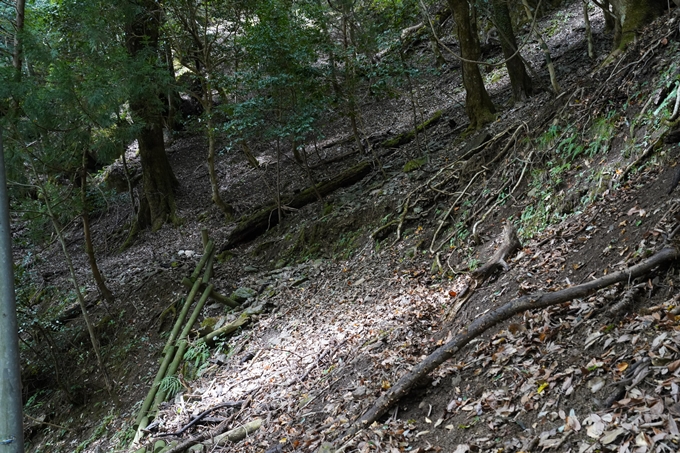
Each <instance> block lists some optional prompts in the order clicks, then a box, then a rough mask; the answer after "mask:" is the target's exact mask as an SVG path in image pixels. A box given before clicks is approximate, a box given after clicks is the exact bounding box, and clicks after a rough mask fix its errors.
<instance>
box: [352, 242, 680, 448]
mask: <svg viewBox="0 0 680 453" xmlns="http://www.w3.org/2000/svg"><path fill="white" fill-rule="evenodd" d="M678 258H680V252H679V251H678V250H677V249H675V248H665V249H663V250H661V251H659V252H658V253H656V254H654V255H653V256H651V257H650V258H648V259H646V260H644V261H642V262H640V263H639V264H636V265H635V266H632V267H630V268H628V269H626V270H623V271H619V272H614V273H612V274H609V275H605V276H604V277H601V278H598V279H596V280H592V281H589V282H587V283H583V284H581V285H577V286H572V287H569V288H565V289H563V290H560V291H555V292H549V293H541V292H539V293H536V294H531V295H526V296H522V297H520V298H518V299H515V300H512V301H510V302H508V303H507V304H505V305H503V306H502V307H499V308H497V309H496V310H494V311H492V312H490V313H487V314H485V315H483V316H481V317H479V318H477V319H476V320H475V321H473V322H472V323H471V324H470V325H469V326H468V327H466V328H464V329H463V330H462V331H461V332H460V333H459V334H458V335H456V336H455V337H454V338H453V339H452V340H451V341H449V342H448V343H446V344H445V345H444V346H441V347H440V348H438V349H437V350H435V351H434V352H433V353H432V354H430V355H429V356H428V357H427V358H426V359H425V360H423V361H422V362H420V363H419V364H418V365H416V366H415V367H414V368H413V370H411V372H409V373H408V374H406V375H405V376H402V378H401V379H399V381H398V382H397V383H396V384H395V385H394V386H393V387H392V388H391V389H390V390H389V391H388V392H387V393H385V394H384V395H383V396H381V397H380V398H378V400H377V401H376V402H375V404H374V405H373V406H372V407H371V408H370V409H369V410H368V411H366V413H364V415H362V416H361V417H360V418H359V419H358V420H356V421H355V422H354V423H353V424H352V425H351V426H350V428H349V429H348V430H347V431H346V432H345V434H344V436H343V439H348V438H349V437H351V436H353V435H354V434H356V433H357V432H358V431H359V430H360V429H363V428H364V427H367V426H369V425H370V424H371V423H373V422H375V421H376V420H377V419H378V418H379V417H381V416H382V415H383V414H385V413H386V412H387V411H388V410H389V409H390V407H392V406H393V405H394V404H395V403H396V402H398V401H399V400H400V399H401V398H403V397H404V396H405V395H406V394H407V393H408V392H409V390H410V389H411V388H412V387H413V385H414V384H415V383H416V382H418V381H419V380H420V379H422V378H424V377H425V376H426V375H427V374H428V373H430V372H431V371H434V370H435V369H436V368H437V367H438V366H439V365H441V364H442V363H444V362H445V361H446V360H448V359H450V358H451V357H453V356H454V354H456V353H457V352H458V351H460V350H461V348H463V347H464V346H466V345H467V344H468V343H469V342H470V341H471V340H473V339H474V338H477V337H478V336H480V335H481V334H482V333H484V332H486V331H487V330H488V329H489V328H491V327H493V326H495V325H496V324H498V323H500V322H503V321H505V320H507V319H510V318H511V317H513V316H514V315H516V314H518V313H522V312H525V311H527V310H535V309H539V308H546V307H550V306H552V305H558V304H561V303H564V302H568V301H570V300H573V299H579V298H584V297H587V296H589V295H590V294H593V293H594V292H596V291H599V290H601V289H603V288H606V287H608V286H611V285H613V284H615V283H619V282H627V281H629V280H632V279H634V278H637V277H640V276H642V275H645V274H647V273H648V272H650V271H651V270H652V269H654V268H655V267H656V266H659V265H662V264H666V263H669V262H671V261H674V260H677V259H678Z"/></svg>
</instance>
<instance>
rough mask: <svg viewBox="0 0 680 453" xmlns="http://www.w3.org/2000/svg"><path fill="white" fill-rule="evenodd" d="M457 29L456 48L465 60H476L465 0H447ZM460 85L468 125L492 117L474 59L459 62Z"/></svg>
mask: <svg viewBox="0 0 680 453" xmlns="http://www.w3.org/2000/svg"><path fill="white" fill-rule="evenodd" d="M448 2H449V7H450V8H451V12H452V13H453V18H454V20H455V21H456V28H457V29H458V41H459V42H460V52H461V55H462V56H463V58H464V59H465V60H470V61H478V60H479V58H480V55H481V51H480V49H479V39H478V37H477V33H476V32H475V29H474V28H473V24H472V22H471V21H470V7H469V5H468V3H467V0H448ZM463 85H464V86H465V93H466V95H465V112H466V113H467V115H468V118H470V128H471V129H479V128H480V127H482V126H483V125H485V124H486V123H490V122H491V121H493V120H494V118H495V115H494V113H495V112H496V109H495V108H494V106H493V103H492V102H491V97H490V96H489V93H487V91H486V88H485V87H484V81H483V80H482V74H481V73H480V72H479V66H477V63H471V62H468V61H464V62H463Z"/></svg>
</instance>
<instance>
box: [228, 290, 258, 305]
mask: <svg viewBox="0 0 680 453" xmlns="http://www.w3.org/2000/svg"><path fill="white" fill-rule="evenodd" d="M255 296H257V291H255V290H254V289H251V288H245V287H243V288H239V289H237V290H236V291H234V292H233V293H231V298H232V299H234V300H235V301H236V302H238V303H239V304H241V303H243V302H245V301H247V300H248V299H250V298H253V297H255Z"/></svg>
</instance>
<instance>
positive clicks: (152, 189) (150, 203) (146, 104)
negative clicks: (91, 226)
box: [125, 0, 179, 231]
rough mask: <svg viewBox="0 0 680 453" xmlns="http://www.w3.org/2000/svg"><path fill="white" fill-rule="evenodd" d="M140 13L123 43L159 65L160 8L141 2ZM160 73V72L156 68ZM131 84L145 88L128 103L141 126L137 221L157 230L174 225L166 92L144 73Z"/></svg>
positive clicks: (145, 0) (132, 53)
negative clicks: (165, 131) (165, 136)
mask: <svg viewBox="0 0 680 453" xmlns="http://www.w3.org/2000/svg"><path fill="white" fill-rule="evenodd" d="M138 6H139V7H140V8H139V12H138V13H137V14H136V15H135V16H134V17H133V18H132V20H131V21H130V22H129V23H128V24H127V25H126V28H125V44H126V47H127V51H128V53H129V54H130V56H131V57H132V58H133V59H142V60H144V59H146V60H147V61H146V64H148V65H151V66H155V65H157V64H158V39H159V28H160V20H161V19H160V6H159V5H158V4H157V3H156V2H155V1H154V0H140V2H139V3H138ZM158 71H159V73H160V72H162V71H163V69H162V68H158ZM131 83H133V84H134V83H137V84H138V85H139V86H142V87H146V88H147V89H145V90H139V89H138V90H137V91H136V93H137V94H136V97H135V98H134V99H131V100H130V110H131V112H132V117H133V119H134V120H135V122H136V123H138V124H140V125H141V127H140V130H139V133H138V134H139V135H138V138H137V140H138V142H139V156H140V160H141V164H142V182H143V185H144V196H143V198H144V200H143V201H142V203H140V209H139V212H138V214H137V222H138V226H139V227H140V228H146V227H148V226H151V229H152V230H153V231H156V230H158V229H159V228H160V227H161V226H163V224H164V223H165V222H167V221H169V220H170V221H172V222H173V223H174V222H176V220H177V216H176V206H175V188H176V187H177V186H178V185H179V182H178V181H177V178H175V175H174V173H173V172H172V168H171V167H170V162H169V161H168V156H167V154H166V153H165V143H164V141H163V117H162V111H163V103H162V101H161V100H162V98H163V97H165V95H166V93H165V91H164V89H163V87H161V86H160V83H158V82H156V81H154V80H152V81H151V82H149V76H148V74H147V73H144V74H140V75H137V74H132V77H131Z"/></svg>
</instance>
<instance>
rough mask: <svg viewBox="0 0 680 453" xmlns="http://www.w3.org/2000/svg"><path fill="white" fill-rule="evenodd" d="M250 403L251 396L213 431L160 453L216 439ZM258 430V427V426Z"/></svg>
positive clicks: (167, 452)
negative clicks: (238, 409)
mask: <svg viewBox="0 0 680 453" xmlns="http://www.w3.org/2000/svg"><path fill="white" fill-rule="evenodd" d="M251 401H252V396H249V397H248V398H246V400H245V402H244V403H243V405H242V406H241V410H240V411H239V412H237V413H235V414H233V415H232V416H231V417H229V418H228V419H226V420H225V421H223V422H222V423H220V424H219V425H217V427H216V428H215V429H214V430H212V431H206V432H204V433H201V434H199V435H198V436H195V437H192V438H191V439H187V440H185V441H184V442H181V443H179V444H177V445H174V446H172V447H171V448H169V449H164V450H161V452H160V453H180V452H183V451H186V450H188V449H189V448H191V447H193V446H194V445H196V444H199V443H201V442H203V441H205V440H207V439H211V438H213V437H217V436H218V435H220V434H222V433H224V432H225V431H227V428H228V427H229V425H231V423H232V422H233V421H234V420H235V419H236V417H238V416H239V415H241V413H243V411H244V410H245V409H246V408H247V407H248V406H249V405H250V402H251ZM251 423H252V422H251ZM246 426H247V425H246ZM258 428H259V426H258ZM236 429H239V428H236ZM232 431H235V429H232V430H231V431H227V433H225V434H228V433H231V432H232ZM246 434H248V433H246ZM136 453H139V452H136Z"/></svg>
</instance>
